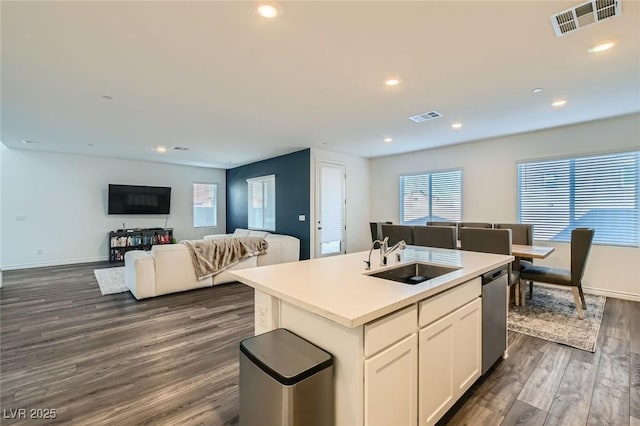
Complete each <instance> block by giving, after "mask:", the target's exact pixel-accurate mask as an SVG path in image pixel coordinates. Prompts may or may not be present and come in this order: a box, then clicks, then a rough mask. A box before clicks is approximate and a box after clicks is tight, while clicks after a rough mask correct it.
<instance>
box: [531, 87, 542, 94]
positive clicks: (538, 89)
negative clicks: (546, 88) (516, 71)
mask: <svg viewBox="0 0 640 426" xmlns="http://www.w3.org/2000/svg"><path fill="white" fill-rule="evenodd" d="M540 92H542V88H541V87H536V88H535V89H531V93H540Z"/></svg>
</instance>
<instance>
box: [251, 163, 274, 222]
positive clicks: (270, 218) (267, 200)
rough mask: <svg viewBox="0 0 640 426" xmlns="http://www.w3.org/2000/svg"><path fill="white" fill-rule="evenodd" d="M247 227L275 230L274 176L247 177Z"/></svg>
mask: <svg viewBox="0 0 640 426" xmlns="http://www.w3.org/2000/svg"><path fill="white" fill-rule="evenodd" d="M247 185H248V194H249V200H248V201H249V202H248V208H249V210H248V228H249V229H260V230H265V231H272V232H275V230H276V176H275V175H269V176H261V177H257V178H252V179H247Z"/></svg>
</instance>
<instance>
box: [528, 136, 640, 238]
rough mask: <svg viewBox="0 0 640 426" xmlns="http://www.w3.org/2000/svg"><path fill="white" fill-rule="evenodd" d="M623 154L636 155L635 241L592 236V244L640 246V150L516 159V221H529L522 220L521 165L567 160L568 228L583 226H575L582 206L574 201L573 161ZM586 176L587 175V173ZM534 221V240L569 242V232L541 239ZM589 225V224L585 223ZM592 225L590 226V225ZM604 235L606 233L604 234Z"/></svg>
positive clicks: (624, 178) (623, 183)
mask: <svg viewBox="0 0 640 426" xmlns="http://www.w3.org/2000/svg"><path fill="white" fill-rule="evenodd" d="M618 155H620V156H625V155H635V156H636V157H637V159H636V161H637V163H636V177H635V184H636V187H635V191H634V192H635V197H636V198H635V204H636V206H635V209H636V210H637V211H638V212H639V214H638V224H637V227H638V228H637V229H638V232H637V236H636V241H635V243H631V244H627V243H624V242H618V241H616V242H613V241H602V240H600V241H598V239H597V237H594V240H593V244H594V245H601V246H611V247H631V248H638V247H640V150H628V149H627V150H619V151H604V152H595V153H584V154H574V155H565V156H554V157H545V158H535V159H526V160H521V161H518V162H517V163H516V177H517V181H516V194H517V201H516V203H517V204H516V209H517V212H516V215H517V220H518V223H530V222H522V215H523V213H522V202H523V200H522V190H523V189H524V183H523V182H522V177H521V172H520V168H521V166H524V165H527V164H535V163H551V162H561V161H568V162H569V170H570V171H569V173H570V177H569V181H568V182H569V183H568V184H569V193H568V194H566V196H567V199H568V200H569V201H568V202H569V207H568V215H569V218H568V221H569V225H567V228H568V229H569V230H572V229H575V228H580V227H583V226H580V225H578V226H576V225H577V223H578V222H579V220H580V219H581V217H578V216H577V213H576V210H582V209H584V207H582V206H577V202H576V175H575V162H576V161H580V160H587V159H594V160H596V159H598V158H599V157H611V156H618ZM594 170H596V171H594V172H591V173H593V174H595V173H596V172H597V169H595V168H594ZM631 175H632V176H633V174H631ZM587 176H588V175H587ZM620 179H621V184H620V185H621V186H627V185H628V186H633V185H631V184H628V183H627V182H626V176H625V175H621V176H620ZM577 207H580V208H579V209H577ZM535 225H536V223H534V235H533V238H534V240H537V241H548V242H551V243H569V242H570V241H571V238H570V233H569V236H568V237H561V238H549V239H541V238H536V235H535V234H536V227H535ZM587 226H590V225H587ZM590 227H592V226H590ZM594 229H595V231H596V236H597V234H598V229H597V228H596V227H594ZM605 235H606V234H605Z"/></svg>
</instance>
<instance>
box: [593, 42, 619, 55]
mask: <svg viewBox="0 0 640 426" xmlns="http://www.w3.org/2000/svg"><path fill="white" fill-rule="evenodd" d="M615 45H616V44H615V43H614V42H608V43H601V44H597V45H595V46H593V47H591V48H589V49H587V52H589V53H600V52H604V51H605V50H609V49H611V48H612V47H613V46H615Z"/></svg>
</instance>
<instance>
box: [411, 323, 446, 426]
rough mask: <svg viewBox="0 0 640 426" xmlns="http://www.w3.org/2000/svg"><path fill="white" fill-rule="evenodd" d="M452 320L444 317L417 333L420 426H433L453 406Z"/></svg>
mask: <svg viewBox="0 0 640 426" xmlns="http://www.w3.org/2000/svg"><path fill="white" fill-rule="evenodd" d="M453 319H454V315H453V314H451V315H447V316H446V317H444V318H442V319H440V320H439V321H436V322H435V323H433V324H431V325H430V326H428V327H425V328H423V329H422V330H420V332H419V341H420V353H419V361H418V362H419V366H420V367H419V370H420V371H419V380H418V383H419V384H418V389H419V395H420V401H419V419H420V425H432V424H435V423H436V422H437V421H438V419H440V417H442V415H443V414H444V413H446V412H447V410H448V409H449V408H450V407H451V406H452V405H453V404H454V402H455V389H454V385H453V367H454V354H453V352H454V341H455V340H454V333H455V331H454V321H453Z"/></svg>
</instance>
